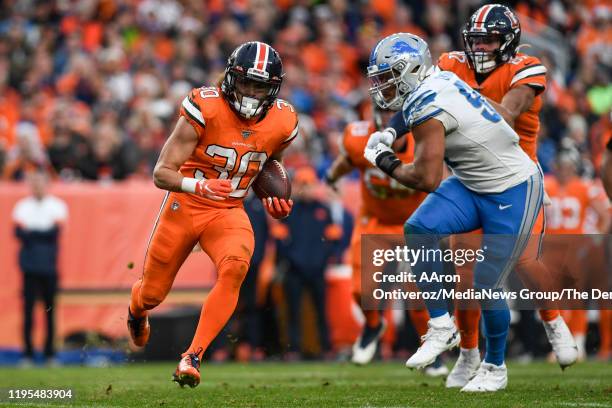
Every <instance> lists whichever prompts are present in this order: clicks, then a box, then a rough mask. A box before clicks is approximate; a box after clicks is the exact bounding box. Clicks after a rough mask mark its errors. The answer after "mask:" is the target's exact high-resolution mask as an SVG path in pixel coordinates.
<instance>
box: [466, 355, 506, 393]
mask: <svg viewBox="0 0 612 408" xmlns="http://www.w3.org/2000/svg"><path fill="white" fill-rule="evenodd" d="M507 385H508V370H507V369H506V365H505V364H502V365H500V366H496V365H495V364H490V363H485V362H484V361H483V362H482V363H481V364H480V367H479V368H478V371H476V375H475V376H474V378H472V379H471V380H470V382H468V383H467V384H466V385H465V387H463V388H462V389H461V392H495V391H499V390H503V389H504V388H506V386H507Z"/></svg>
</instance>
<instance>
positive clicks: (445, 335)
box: [406, 319, 461, 368]
mask: <svg viewBox="0 0 612 408" xmlns="http://www.w3.org/2000/svg"><path fill="white" fill-rule="evenodd" d="M449 321H450V325H449V326H439V327H438V326H436V325H435V323H433V322H432V321H431V320H429V321H428V322H427V326H429V329H428V330H427V333H426V334H425V335H424V336H423V337H422V339H423V344H421V347H419V349H418V350H417V351H416V353H414V354H413V355H412V357H410V358H409V359H408V361H406V367H408V368H424V367H427V366H428V365H430V364H431V363H433V362H434V361H435V360H436V357H438V356H439V355H440V354H442V353H444V352H445V351H446V350H450V349H452V348H453V347H457V345H458V344H459V342H460V341H461V337H460V336H459V331H458V330H457V327H455V323H454V322H453V321H452V320H450V319H449Z"/></svg>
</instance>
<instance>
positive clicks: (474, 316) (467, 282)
mask: <svg viewBox="0 0 612 408" xmlns="http://www.w3.org/2000/svg"><path fill="white" fill-rule="evenodd" d="M480 234H482V232H478V234H460V235H455V236H452V237H451V248H452V249H453V250H457V249H467V248H469V249H473V250H476V249H478V248H480V241H481V235H480ZM455 270H456V272H457V275H458V276H459V277H460V280H459V282H458V283H457V287H456V289H457V290H458V291H461V292H463V291H466V290H468V289H471V288H473V284H472V282H474V265H473V263H471V262H466V263H464V264H463V265H455ZM470 303H473V302H470ZM455 322H456V323H457V328H458V329H459V334H460V335H461V343H460V351H459V358H458V359H457V362H456V363H455V365H454V366H453V369H452V370H451V372H450V373H449V375H448V377H446V387H447V388H463V387H464V386H465V385H466V384H467V383H468V381H469V380H470V379H471V378H472V377H474V375H475V374H476V371H477V370H478V367H479V366H480V351H479V350H478V337H479V330H478V328H479V325H480V305H479V304H475V305H471V304H469V303H467V302H466V301H458V300H455Z"/></svg>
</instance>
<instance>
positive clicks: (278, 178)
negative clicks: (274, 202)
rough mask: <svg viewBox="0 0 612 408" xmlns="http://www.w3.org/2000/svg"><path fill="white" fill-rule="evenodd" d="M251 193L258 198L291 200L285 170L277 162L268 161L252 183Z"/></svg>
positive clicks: (287, 176)
mask: <svg viewBox="0 0 612 408" xmlns="http://www.w3.org/2000/svg"><path fill="white" fill-rule="evenodd" d="M253 191H254V192H255V194H256V195H257V197H259V198H268V197H278V198H284V199H285V200H288V199H289V198H291V180H289V175H288V174H287V170H285V168H284V167H283V165H282V164H280V162H279V161H278V160H268V161H267V162H266V163H265V164H264V166H263V168H262V169H261V171H260V172H259V175H258V176H257V178H256V179H255V182H254V183H253Z"/></svg>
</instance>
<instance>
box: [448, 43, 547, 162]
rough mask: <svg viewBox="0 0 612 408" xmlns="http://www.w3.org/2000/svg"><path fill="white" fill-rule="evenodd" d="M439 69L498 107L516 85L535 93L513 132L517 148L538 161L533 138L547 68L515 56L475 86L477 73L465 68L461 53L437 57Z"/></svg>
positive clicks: (537, 126)
mask: <svg viewBox="0 0 612 408" xmlns="http://www.w3.org/2000/svg"><path fill="white" fill-rule="evenodd" d="M438 66H439V67H440V69H442V70H444V71H452V72H453V73H455V75H457V76H458V77H459V78H461V79H462V80H463V81H465V82H466V83H467V84H468V85H469V86H471V87H472V88H473V89H475V90H477V91H478V92H480V93H481V94H482V95H484V96H486V97H488V98H491V99H492V100H493V101H495V102H497V103H501V101H502V98H503V97H504V95H505V94H506V93H508V91H509V90H510V89H512V88H514V87H517V86H519V85H529V86H531V87H532V88H533V89H534V90H535V91H536V97H535V99H534V101H533V104H532V105H531V106H530V107H529V110H527V111H526V112H523V113H522V114H520V115H519V116H518V117H517V118H516V120H515V122H514V130H515V131H516V133H518V135H519V137H520V142H519V144H520V145H521V147H522V148H523V150H524V151H525V153H527V154H528V155H529V157H531V159H532V160H533V161H537V155H536V152H537V143H536V138H537V135H538V131H539V128H540V118H539V117H538V114H539V112H540V109H541V108H542V97H541V93H542V92H543V91H544V90H545V89H546V68H545V67H544V65H542V63H541V62H540V60H539V59H537V58H536V57H531V56H529V55H525V54H521V53H518V54H517V55H516V57H514V58H513V59H511V60H510V61H508V62H507V63H505V64H502V65H500V66H498V67H497V68H495V69H494V70H493V71H492V72H491V73H489V75H488V76H487V77H486V79H485V80H484V81H483V82H482V83H481V84H478V82H476V73H475V71H474V70H473V69H471V68H470V66H469V65H468V60H467V57H466V55H465V53H464V52H461V51H453V52H447V53H444V54H442V55H441V56H440V59H439V60H438Z"/></svg>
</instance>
